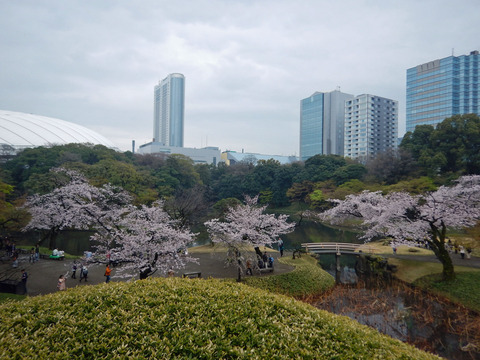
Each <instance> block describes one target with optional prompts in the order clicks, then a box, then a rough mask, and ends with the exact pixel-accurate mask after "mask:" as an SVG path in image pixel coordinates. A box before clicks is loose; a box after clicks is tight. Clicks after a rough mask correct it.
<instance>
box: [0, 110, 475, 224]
mask: <svg viewBox="0 0 480 360" xmlns="http://www.w3.org/2000/svg"><path fill="white" fill-rule="evenodd" d="M479 154H480V119H479V117H478V116H477V115H474V114H468V115H458V116H454V117H451V118H448V119H446V120H445V121H443V122H442V123H441V124H439V125H438V126H437V127H436V128H434V127H433V126H429V125H422V126H418V127H417V128H416V129H415V131H414V132H409V133H407V134H406V135H405V137H404V139H403V141H402V143H401V145H400V147H399V149H397V150H395V151H391V152H387V153H383V154H380V155H378V156H377V157H376V158H375V159H371V160H369V161H368V162H366V163H365V164H360V163H358V162H355V161H353V160H351V159H347V158H343V157H341V156H336V155H327V156H325V155H317V156H314V157H312V158H310V159H308V160H306V161H305V162H296V163H292V164H287V165H282V164H280V163H279V162H277V161H274V160H268V161H262V160H261V161H258V163H256V164H254V163H251V162H243V163H238V164H235V165H232V166H226V165H225V164H223V163H220V164H219V165H218V166H213V165H206V164H194V163H193V162H192V160H191V159H190V158H188V157H185V156H183V155H176V154H173V155H169V156H166V155H159V156H157V155H138V154H133V153H131V152H125V153H120V152H116V151H114V150H112V149H108V148H106V147H104V146H101V145H96V146H93V145H90V146H89V145H80V144H69V145H64V146H53V147H48V148H47V147H38V148H34V149H26V150H24V151H22V152H21V153H20V154H19V155H18V156H16V157H15V158H13V159H12V160H9V161H6V162H4V163H2V164H1V167H0V227H1V228H0V231H6V230H7V228H8V227H11V226H13V225H15V224H16V225H17V226H20V225H22V224H23V222H22V221H19V220H18V217H19V215H18V211H17V212H15V211H14V209H15V206H12V204H14V203H15V204H16V203H17V202H18V201H21V199H22V198H24V197H25V196H27V195H31V194H33V193H39V194H44V193H48V192H50V191H51V190H52V189H54V188H55V187H56V186H57V184H58V179H56V178H55V177H56V176H58V175H56V174H55V173H52V172H50V171H49V170H50V169H51V168H53V167H59V166H63V167H67V168H71V169H76V170H79V171H81V172H82V173H83V174H85V176H86V177H87V178H88V179H90V181H91V183H92V184H93V185H102V184H105V183H111V184H113V185H118V186H121V187H123V188H124V189H126V190H127V191H129V192H130V193H131V194H133V195H134V196H135V201H136V203H137V204H151V203H152V202H153V201H155V200H156V199H158V198H162V199H165V200H166V209H167V210H168V212H169V213H170V215H171V216H173V217H174V218H176V219H179V220H181V221H183V222H184V225H193V224H195V223H200V222H201V221H202V220H204V219H205V217H206V216H207V215H208V214H209V212H210V213H211V212H214V214H213V215H215V216H218V213H219V212H221V211H222V209H224V208H225V206H226V205H228V204H231V203H232V202H235V201H236V200H235V199H237V200H242V199H243V197H244V195H250V196H254V195H257V194H260V203H264V204H265V203H268V204H270V206H272V207H274V208H280V207H287V206H289V205H290V204H291V203H292V202H295V203H299V204H304V205H303V206H304V207H307V206H309V207H310V208H313V209H321V208H323V207H325V206H328V203H327V202H326V201H325V200H326V199H328V198H340V199H342V198H344V197H345V196H346V195H347V194H350V193H356V192H360V191H362V190H364V189H370V190H383V191H391V190H405V191H409V192H411V193H421V192H424V191H428V190H434V189H435V188H436V187H437V186H438V185H440V184H444V183H447V182H448V181H450V180H451V179H454V178H457V177H458V176H460V175H463V174H479V173H480V155H479ZM215 204H216V205H215ZM15 217H16V218H17V220H15V221H14V220H12V219H14V218H15Z"/></svg>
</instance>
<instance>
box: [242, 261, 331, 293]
mask: <svg viewBox="0 0 480 360" xmlns="http://www.w3.org/2000/svg"><path fill="white" fill-rule="evenodd" d="M277 261H280V262H282V263H284V264H287V265H292V266H294V267H295V270H293V271H292V272H289V273H285V274H280V275H273V276H263V277H247V278H246V279H245V282H246V283H247V284H248V285H250V286H253V287H257V288H260V289H265V290H268V291H271V292H275V293H279V294H284V295H290V296H294V297H296V298H305V297H308V296H312V295H316V294H319V293H321V292H323V291H325V290H328V289H330V288H332V287H333V286H335V279H334V278H333V277H332V276H331V275H330V274H329V273H327V272H326V271H325V270H323V269H322V268H321V267H320V266H319V265H318V264H317V260H316V259H315V258H314V257H312V256H310V255H303V256H302V257H301V258H296V259H292V258H291V257H283V258H279V259H278V260H277Z"/></svg>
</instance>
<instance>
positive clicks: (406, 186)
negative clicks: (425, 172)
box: [383, 176, 437, 195]
mask: <svg viewBox="0 0 480 360" xmlns="http://www.w3.org/2000/svg"><path fill="white" fill-rule="evenodd" d="M435 190H437V186H436V185H435V183H434V182H433V180H432V179H431V178H429V177H427V176H422V177H420V178H418V179H412V180H404V181H400V182H398V183H396V184H393V185H390V186H387V187H385V188H384V190H383V191H384V192H385V193H388V192H398V191H405V192H408V193H410V194H412V195H419V194H424V193H426V192H430V191H435Z"/></svg>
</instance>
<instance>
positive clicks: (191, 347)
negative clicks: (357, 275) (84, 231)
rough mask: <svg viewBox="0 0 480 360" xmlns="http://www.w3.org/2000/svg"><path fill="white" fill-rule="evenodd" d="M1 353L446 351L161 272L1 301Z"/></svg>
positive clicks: (369, 354) (241, 355) (290, 355)
mask: <svg viewBox="0 0 480 360" xmlns="http://www.w3.org/2000/svg"><path fill="white" fill-rule="evenodd" d="M0 358H9V359H20V358H22V359H23V358H32V359H35V358H45V359H46V358H57V359H67V358H68V359H71V358H76V359H83V358H85V359H87V358H88V359H94V358H108V359H125V358H158V359H232V358H238V359H257V358H258V359H260V358H262V359H434V358H437V357H435V356H433V355H430V354H427V353H425V352H422V351H420V350H418V349H415V348H414V347H412V346H409V345H407V344H404V343H402V342H400V341H398V340H394V339H392V338H389V337H387V336H384V335H381V334H380V333H378V332H376V331H375V330H372V329H370V328H368V327H366V326H362V325H359V324H358V323H356V322H354V321H352V320H350V319H348V318H346V317H340V316H336V315H333V314H330V313H328V312H325V311H321V310H318V309H315V308H314V307H312V306H310V305H307V304H304V303H301V302H298V301H296V300H294V299H292V298H290V297H285V296H281V295H275V294H271V293H268V292H266V291H263V290H260V289H254V288H251V287H249V286H246V285H243V284H237V283H228V282H222V281H219V280H215V279H209V280H202V279H181V278H167V279H163V278H152V279H147V280H142V281H135V282H128V283H123V282H119V283H109V284H101V285H96V286H88V287H77V288H73V289H68V290H67V291H65V292H58V293H54V294H49V295H45V296H38V297H32V298H27V299H25V300H24V301H22V302H8V303H5V304H2V305H0Z"/></svg>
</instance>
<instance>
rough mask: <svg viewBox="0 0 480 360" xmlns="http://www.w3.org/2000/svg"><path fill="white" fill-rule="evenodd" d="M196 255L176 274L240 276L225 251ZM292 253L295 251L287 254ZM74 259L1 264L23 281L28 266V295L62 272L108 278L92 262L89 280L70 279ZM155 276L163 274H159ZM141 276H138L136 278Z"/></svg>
mask: <svg viewBox="0 0 480 360" xmlns="http://www.w3.org/2000/svg"><path fill="white" fill-rule="evenodd" d="M269 254H270V255H272V256H273V257H274V258H275V259H277V258H278V256H279V254H278V252H276V251H271V252H269ZM190 255H191V256H192V257H195V258H198V261H199V263H198V264H193V263H189V264H187V266H186V267H185V269H181V270H177V272H176V274H175V276H180V277H181V276H182V275H183V273H186V272H201V275H202V278H209V277H212V278H234V279H236V277H237V269H236V268H235V267H226V266H225V257H226V253H225V252H212V253H192V254H190ZM287 256H291V254H289V255H288V254H287ZM72 263H73V260H47V259H41V260H39V261H38V262H36V263H34V264H31V263H29V262H28V255H20V257H19V264H18V268H16V269H12V267H11V261H10V260H9V261H4V262H2V263H0V273H3V272H5V271H8V272H11V273H12V274H13V278H16V279H17V280H20V278H21V269H25V270H26V271H27V274H28V280H27V292H28V295H31V296H35V295H43V294H48V293H52V292H55V291H57V281H58V277H59V276H60V275H62V274H63V275H66V276H67V280H66V285H67V288H71V287H75V286H88V285H95V284H99V283H102V282H104V281H105V277H104V276H103V274H104V271H105V265H100V264H97V265H90V266H88V281H87V282H85V281H83V280H82V282H80V281H79V275H78V273H79V271H78V270H77V279H72V278H70V273H71V267H72ZM291 270H293V267H292V266H289V265H284V264H281V263H279V262H278V261H275V271H274V272H273V273H267V274H263V275H254V276H269V275H271V274H274V275H275V274H281V273H285V272H289V271H291ZM114 276H115V268H113V271H112V280H111V281H112V282H114V281H127V279H118V278H115V277H114ZM154 276H160V275H157V274H155V275H154ZM135 279H138V275H137V276H136V277H135Z"/></svg>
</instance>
